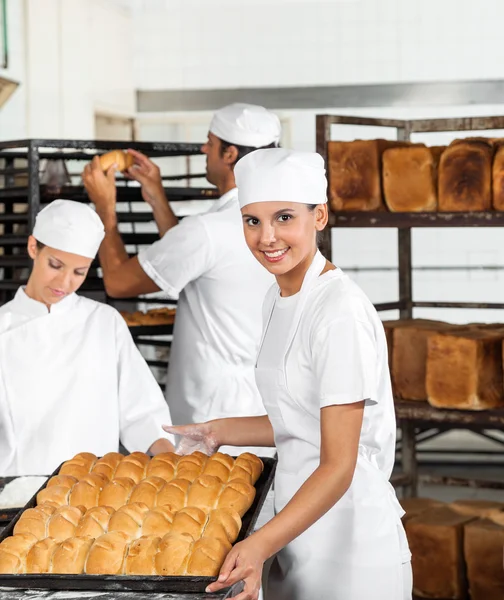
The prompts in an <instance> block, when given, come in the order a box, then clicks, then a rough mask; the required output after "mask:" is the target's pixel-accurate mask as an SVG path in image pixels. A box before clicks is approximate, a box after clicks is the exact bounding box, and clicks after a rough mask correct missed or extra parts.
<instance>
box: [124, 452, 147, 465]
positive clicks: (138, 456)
mask: <svg viewBox="0 0 504 600" xmlns="http://www.w3.org/2000/svg"><path fill="white" fill-rule="evenodd" d="M123 460H127V461H128V462H136V463H138V464H139V465H144V467H146V466H147V465H148V464H149V462H150V460H151V457H150V456H149V455H148V454H146V453H145V452H132V453H131V454H128V455H127V456H125V457H124V458H123Z"/></svg>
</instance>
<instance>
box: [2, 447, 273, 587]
mask: <svg viewBox="0 0 504 600" xmlns="http://www.w3.org/2000/svg"><path fill="white" fill-rule="evenodd" d="M261 460H262V461H263V463H264V471H263V472H262V474H261V476H260V477H259V479H258V480H257V481H256V484H255V488H256V496H255V498H254V502H253V503H252V506H251V507H250V508H249V510H248V511H247V513H246V514H245V516H244V517H243V519H242V528H241V530H240V533H239V534H238V538H237V540H236V542H235V543H237V542H240V541H242V540H243V539H245V538H246V537H248V536H249V535H250V534H251V533H252V532H253V530H254V526H255V524H256V522H257V519H258V517H259V513H260V512H261V509H262V506H263V504H264V502H265V500H266V496H267V494H268V491H269V489H270V487H271V484H272V483H273V478H274V475H275V469H276V462H277V461H276V459H275V458H262V457H261ZM60 468H61V465H60V467H58V468H57V469H56V471H55V472H54V473H53V474H52V475H51V477H52V476H54V475H57V474H58V473H59V470H60ZM46 485H47V482H46V483H44V485H43V486H42V487H41V488H40V489H39V490H38V492H39V491H40V490H42V489H44V488H45V487H46ZM38 492H37V494H38ZM37 494H35V495H34V496H33V498H32V499H31V500H30V501H29V502H28V503H27V504H26V506H24V507H23V508H22V509H21V510H20V511H19V512H18V513H17V514H16V516H15V517H14V519H13V520H12V521H11V522H10V524H9V525H8V526H7V527H6V528H5V529H4V530H3V531H2V532H1V533H0V542H2V541H3V540H4V539H5V538H6V537H8V536H10V535H13V531H14V526H15V525H16V523H17V522H18V520H19V518H20V517H21V514H22V513H23V511H24V510H26V509H27V508H33V507H34V506H36V504H37ZM212 581H215V577H192V576H183V577H176V576H166V577H159V576H151V575H146V576H132V575H52V574H26V575H0V587H12V588H20V589H48V590H87V591H115V592H127V591H138V592H172V593H197V592H204V591H205V588H206V587H207V585H209V584H210V583H211V582H212Z"/></svg>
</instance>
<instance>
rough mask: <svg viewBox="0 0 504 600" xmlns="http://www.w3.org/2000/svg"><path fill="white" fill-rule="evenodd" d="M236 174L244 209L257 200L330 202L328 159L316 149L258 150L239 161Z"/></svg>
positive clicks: (305, 202)
mask: <svg viewBox="0 0 504 600" xmlns="http://www.w3.org/2000/svg"><path fill="white" fill-rule="evenodd" d="M234 176H235V181H236V187H237V188H238V200H239V202H240V208H243V207H244V206H247V204H253V203H254V202H299V203H301V204H325V203H326V202H327V179H326V176H325V168H324V160H323V158H322V157H321V156H320V154H317V153H316V152H298V151H295V150H285V149H283V148H268V149H265V150H255V151H254V152H251V153H250V154H247V155H246V156H244V157H243V158H242V159H240V160H239V161H238V162H237V163H236V167H235V169H234Z"/></svg>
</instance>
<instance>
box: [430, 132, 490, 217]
mask: <svg viewBox="0 0 504 600" xmlns="http://www.w3.org/2000/svg"><path fill="white" fill-rule="evenodd" d="M493 153H494V145H493V144H492V142H491V140H490V139H488V140H485V139H484V138H481V139H479V138H478V139H472V140H470V139H469V140H455V141H454V142H452V143H451V144H450V145H449V146H448V148H447V149H446V150H445V151H444V152H443V154H442V155H441V160H440V163H439V180H438V207H439V210H440V211H445V212H461V211H485V210H490V208H491V206H492V194H491V189H492V159H493Z"/></svg>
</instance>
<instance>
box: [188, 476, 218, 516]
mask: <svg viewBox="0 0 504 600" xmlns="http://www.w3.org/2000/svg"><path fill="white" fill-rule="evenodd" d="M223 485H224V484H223V483H222V482H221V480H220V479H219V478H218V477H213V476H212V475H200V477H198V478H197V479H196V480H195V481H194V483H193V484H192V485H191V487H190V488H189V492H188V494H187V506H196V507H198V508H201V509H202V510H204V511H205V512H208V511H210V510H212V509H213V508H216V506H217V500H218V499H219V496H220V493H221V492H222V490H223Z"/></svg>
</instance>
